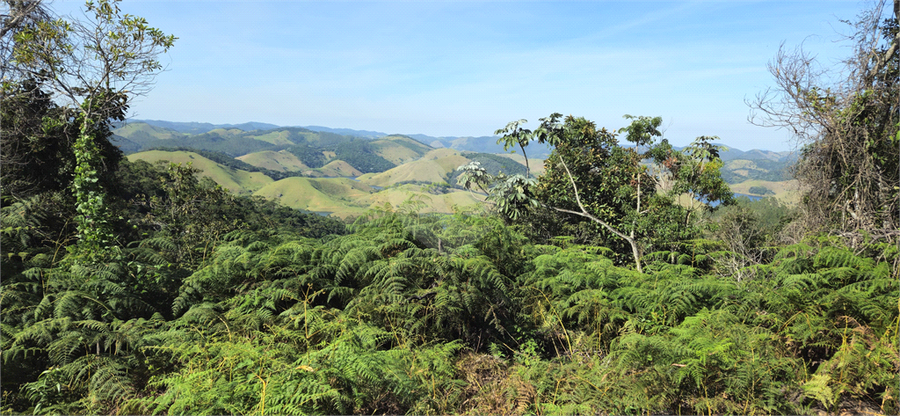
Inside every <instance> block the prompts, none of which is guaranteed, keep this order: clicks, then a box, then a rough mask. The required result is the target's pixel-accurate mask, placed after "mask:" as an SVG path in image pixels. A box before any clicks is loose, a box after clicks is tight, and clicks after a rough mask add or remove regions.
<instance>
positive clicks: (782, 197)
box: [729, 179, 800, 205]
mask: <svg viewBox="0 0 900 416" xmlns="http://www.w3.org/2000/svg"><path fill="white" fill-rule="evenodd" d="M729 186H730V187H731V191H732V192H735V193H740V194H750V188H751V187H754V186H762V187H765V188H767V189H769V190H770V191H772V192H774V193H775V195H773V196H774V197H775V198H777V199H778V200H779V201H781V202H784V203H786V204H791V205H795V204H797V203H799V202H800V183H799V182H797V180H793V179H792V180H789V181H780V182H773V181H761V180H756V179H753V180H747V181H744V182H741V183H737V184H734V185H729Z"/></svg>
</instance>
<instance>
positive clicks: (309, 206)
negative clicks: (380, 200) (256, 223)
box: [254, 178, 375, 217]
mask: <svg viewBox="0 0 900 416" xmlns="http://www.w3.org/2000/svg"><path fill="white" fill-rule="evenodd" d="M374 191H375V190H374V189H373V188H371V187H370V186H368V185H365V184H362V183H359V182H356V181H354V180H352V179H347V178H315V179H314V178H287V179H282V180H280V181H278V182H273V183H271V184H269V185H267V186H265V187H263V188H261V189H259V190H257V191H256V192H254V195H259V196H263V197H266V198H269V199H274V200H277V201H279V202H280V203H281V204H282V205H285V206H288V207H291V208H294V209H301V210H305V211H313V212H330V213H334V214H335V215H336V216H340V217H346V216H348V215H359V214H362V213H363V212H364V211H365V210H366V209H367V208H368V205H366V204H365V202H360V200H363V201H364V200H365V198H366V197H367V196H368V195H369V194H371V193H372V192H374Z"/></svg>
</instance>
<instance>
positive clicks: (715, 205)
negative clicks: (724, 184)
mask: <svg viewBox="0 0 900 416" xmlns="http://www.w3.org/2000/svg"><path fill="white" fill-rule="evenodd" d="M734 197H735V198H747V199H749V200H750V202H755V201H759V200H760V199H763V198H767V197H765V196H759V195H748V194H739V193H737V192H735V193H734ZM699 201H700V202H705V201H703V200H702V199H700V200H699ZM719 205H722V203H721V202H719V201H715V202H713V203H711V204H709V206H711V207H713V208H715V207H717V206H719Z"/></svg>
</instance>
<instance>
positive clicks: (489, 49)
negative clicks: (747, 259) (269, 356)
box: [52, 0, 866, 151]
mask: <svg viewBox="0 0 900 416" xmlns="http://www.w3.org/2000/svg"><path fill="white" fill-rule="evenodd" d="M82 5H83V2H81V1H57V2H55V3H53V4H52V7H53V8H54V9H55V10H56V11H57V12H58V13H60V14H70V13H75V14H76V15H80V12H79V11H78V9H79V7H80V6H82ZM865 7H866V3H865V2H856V1H819V2H810V1H727V2H723V1H699V2H683V1H664V2H653V1H639V2H612V1H584V2H552V3H550V2H508V1H507V2H482V1H465V2H462V1H459V2H457V1H433V2H424V3H423V2H410V1H395V2H381V1H365V2H343V1H342V2H327V3H326V2H305V1H303V2H293V1H254V2H251V1H226V2H210V1H195V0H191V1H149V0H147V1H141V0H136V1H125V2H123V3H122V8H123V12H125V13H130V14H134V15H138V16H142V17H144V18H146V19H147V21H148V23H149V24H150V25H151V26H154V27H158V28H160V29H161V30H163V31H164V32H165V33H167V34H173V35H175V36H177V37H178V38H179V39H178V41H176V44H175V47H174V48H173V49H172V50H171V51H170V53H169V54H168V56H166V57H164V58H163V63H164V64H165V65H167V67H168V70H167V71H166V72H164V73H163V74H161V75H160V76H159V77H158V79H157V80H156V86H155V88H154V90H153V91H151V92H150V94H149V95H147V96H145V97H139V98H137V99H136V100H135V101H134V102H133V103H132V107H131V110H132V117H133V118H136V119H157V120H167V121H182V122H190V121H197V122H209V123H216V124H226V123H228V124H239V123H243V122H248V121H256V122H264V123H272V124H277V125H282V126H305V125H319V126H327V127H332V128H351V129H357V130H374V131H382V132H385V133H401V134H417V133H421V134H426V135H430V136H487V135H492V134H493V132H494V130H496V129H498V128H502V127H503V126H505V125H506V123H507V122H509V121H512V120H517V119H521V118H525V119H528V120H529V121H530V122H531V123H529V127H534V125H536V124H537V120H538V118H541V117H546V116H548V115H549V114H551V113H553V112H560V113H563V114H572V115H575V116H584V117H586V118H588V119H590V120H593V121H595V122H596V123H597V125H598V126H601V127H606V128H608V129H618V128H620V127H623V126H625V125H626V124H627V122H626V120H624V119H623V118H622V116H623V115H624V114H632V115H648V116H662V117H663V120H664V127H665V128H666V133H665V137H666V138H667V139H669V140H670V141H671V142H672V143H673V144H675V145H679V146H683V145H686V144H689V143H690V142H691V141H693V139H694V138H696V137H697V136H701V135H710V136H712V135H714V136H719V137H720V138H721V142H722V143H724V144H725V145H728V146H731V147H736V148H739V149H743V150H749V149H754V148H757V149H767V150H775V151H783V150H791V149H793V148H795V147H796V143H795V142H794V141H793V140H792V139H791V137H790V135H789V134H788V132H785V131H779V130H775V129H767V128H762V127H757V126H753V125H751V124H750V123H749V122H748V121H747V118H748V116H749V115H750V108H749V107H748V106H747V105H746V104H745V100H749V99H752V98H753V97H754V96H755V95H756V94H757V93H759V92H762V91H764V90H765V89H766V88H768V87H771V86H772V85H773V80H772V77H771V75H770V74H769V73H768V71H767V69H766V65H767V63H768V62H769V60H771V59H772V57H773V56H774V55H775V53H776V52H777V50H778V48H779V46H780V45H781V44H784V45H785V47H787V48H790V49H793V48H794V47H796V46H799V45H801V44H802V45H803V47H804V49H806V50H808V51H811V52H813V54H815V55H816V56H818V58H819V59H820V61H821V62H823V63H826V64H834V65H837V64H838V63H839V61H840V58H841V57H842V56H845V55H847V54H848V53H849V50H847V49H845V48H844V47H843V45H842V44H840V43H839V42H837V41H839V40H840V39H842V34H844V33H849V32H850V29H849V28H848V27H847V26H846V25H844V24H842V23H840V19H851V18H853V17H855V16H856V14H857V13H858V12H859V11H861V10H863V9H864V8H865Z"/></svg>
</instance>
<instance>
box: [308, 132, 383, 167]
mask: <svg viewBox="0 0 900 416" xmlns="http://www.w3.org/2000/svg"><path fill="white" fill-rule="evenodd" d="M334 152H335V156H334V157H335V159H340V160H343V161H344V162H347V163H349V164H350V166H353V167H354V168H356V169H359V171H360V172H362V173H377V172H384V171H386V170H388V169H390V168H392V167H394V166H395V165H394V164H393V163H391V162H390V161H388V160H387V159H385V158H383V157H381V156H379V155H378V154H376V153H375V149H374V148H373V147H372V145H370V144H369V143H368V142H367V141H365V140H359V139H357V140H350V141H347V142H344V143H340V144H338V145H337V148H336V149H335V150H334ZM301 160H302V159H301Z"/></svg>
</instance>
